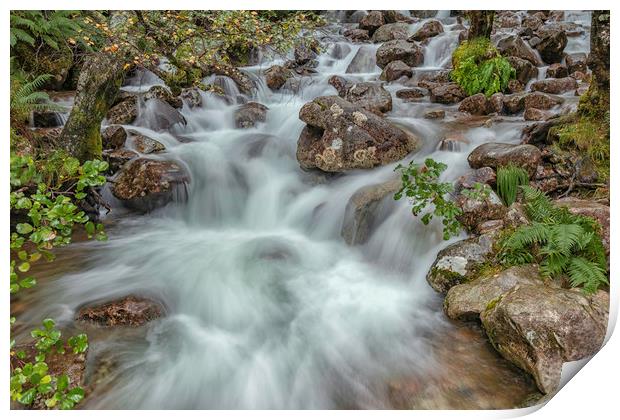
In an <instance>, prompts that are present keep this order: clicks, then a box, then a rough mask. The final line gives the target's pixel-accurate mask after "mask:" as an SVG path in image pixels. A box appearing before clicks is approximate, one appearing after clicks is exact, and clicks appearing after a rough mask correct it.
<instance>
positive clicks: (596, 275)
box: [568, 257, 609, 294]
mask: <svg viewBox="0 0 620 420" xmlns="http://www.w3.org/2000/svg"><path fill="white" fill-rule="evenodd" d="M568 275H569V277H570V283H571V286H573V287H582V288H583V291H584V292H585V293H586V294H591V293H594V292H596V290H597V289H598V288H599V286H600V285H602V284H609V280H608V279H607V276H606V275H605V270H604V269H603V268H602V267H601V266H600V265H598V264H596V263H594V262H592V261H588V260H586V259H585V258H583V257H575V258H573V259H572V260H571V261H570V264H569V265H568Z"/></svg>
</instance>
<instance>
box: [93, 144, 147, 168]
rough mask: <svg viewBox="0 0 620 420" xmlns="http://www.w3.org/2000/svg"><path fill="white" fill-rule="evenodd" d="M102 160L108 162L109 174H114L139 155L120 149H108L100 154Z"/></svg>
mask: <svg viewBox="0 0 620 420" xmlns="http://www.w3.org/2000/svg"><path fill="white" fill-rule="evenodd" d="M101 155H102V157H103V159H105V160H106V161H107V162H108V165H109V166H110V167H109V169H108V170H109V171H110V173H116V171H118V170H119V169H121V168H122V167H123V165H125V164H126V163H127V162H129V161H130V160H132V159H135V158H137V157H138V156H139V155H138V154H137V153H136V152H134V151H133V150H129V149H125V148H124V147H123V148H120V149H110V150H104V151H103V152H102V153H101Z"/></svg>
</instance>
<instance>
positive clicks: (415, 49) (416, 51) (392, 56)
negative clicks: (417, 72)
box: [376, 39, 424, 68]
mask: <svg viewBox="0 0 620 420" xmlns="http://www.w3.org/2000/svg"><path fill="white" fill-rule="evenodd" d="M376 57H377V65H378V66H379V67H381V68H384V67H385V66H387V65H388V63H390V62H392V61H397V60H400V61H402V62H404V63H405V64H407V65H409V66H411V67H416V66H419V65H420V64H422V63H423V62H424V52H423V51H422V48H421V47H420V46H419V45H417V44H414V43H412V42H408V41H404V40H401V39H397V40H393V41H388V42H386V43H384V44H383V45H381V46H380V47H379V48H378V49H377V55H376Z"/></svg>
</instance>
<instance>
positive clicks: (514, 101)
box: [504, 93, 525, 114]
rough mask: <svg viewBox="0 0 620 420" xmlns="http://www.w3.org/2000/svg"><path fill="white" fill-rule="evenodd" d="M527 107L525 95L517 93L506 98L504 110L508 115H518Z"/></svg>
mask: <svg viewBox="0 0 620 420" xmlns="http://www.w3.org/2000/svg"><path fill="white" fill-rule="evenodd" d="M524 107H525V95H523V94H520V93H517V94H513V95H505V96H504V110H505V111H506V113H507V114H518V113H519V112H521V111H523V109H524Z"/></svg>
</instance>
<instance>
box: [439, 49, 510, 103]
mask: <svg viewBox="0 0 620 420" xmlns="http://www.w3.org/2000/svg"><path fill="white" fill-rule="evenodd" d="M452 68H453V70H452V72H451V73H450V77H451V78H452V80H453V81H455V82H456V83H458V84H459V86H461V88H463V90H464V91H465V93H467V94H468V95H475V94H477V93H484V94H485V95H486V96H491V95H493V94H494V93H497V92H502V91H504V90H506V88H507V87H508V82H509V81H510V79H512V78H514V77H515V74H516V72H515V69H514V68H512V66H511V65H510V63H509V62H508V60H506V59H505V58H504V57H502V56H501V55H500V54H499V51H497V49H496V48H495V47H494V46H493V45H492V44H491V41H489V40H488V39H486V38H476V39H473V40H468V41H464V42H463V43H462V44H461V45H459V47H458V48H457V49H456V50H455V51H454V53H453V55H452Z"/></svg>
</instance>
